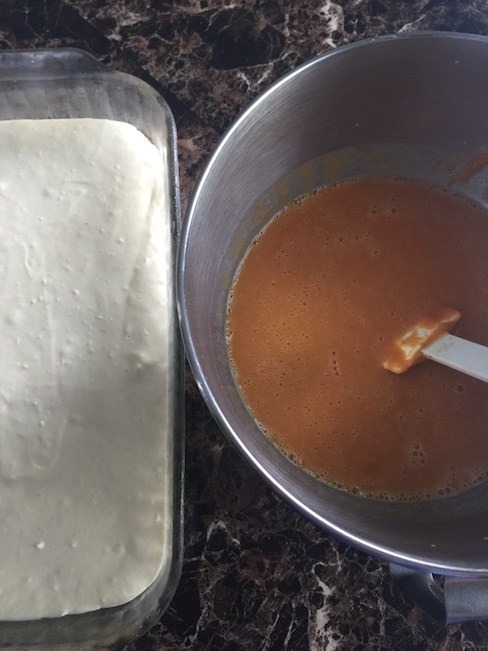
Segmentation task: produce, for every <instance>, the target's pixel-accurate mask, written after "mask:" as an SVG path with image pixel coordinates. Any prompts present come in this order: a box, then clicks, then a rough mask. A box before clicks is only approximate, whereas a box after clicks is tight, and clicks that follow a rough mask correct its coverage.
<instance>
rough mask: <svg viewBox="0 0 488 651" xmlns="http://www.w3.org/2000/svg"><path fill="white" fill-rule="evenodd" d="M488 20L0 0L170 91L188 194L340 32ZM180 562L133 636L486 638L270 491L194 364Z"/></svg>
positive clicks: (446, 648)
mask: <svg viewBox="0 0 488 651" xmlns="http://www.w3.org/2000/svg"><path fill="white" fill-rule="evenodd" d="M426 29H435V30H449V31H452V30H454V31H463V32H471V33H478V34H488V4H487V2H486V0H339V1H338V2H331V1H330V0H307V1H305V0H173V1H170V2H165V1H164V0H0V47H4V48H32V47H45V46H48V47H59V46H74V47H80V48H83V49H85V50H87V51H89V52H91V53H92V54H93V55H94V56H96V57H97V58H98V59H100V60H101V61H102V62H104V63H106V64H108V65H110V66H113V67H114V68H116V69H118V70H122V71H124V72H129V73H132V74H134V75H137V76H139V77H140V78H142V79H144V80H145V81H147V82H149V83H150V84H151V85H153V86H154V87H155V88H156V89H157V90H158V91H159V92H161V94H162V95H163V96H164V97H165V98H166V100H167V101H168V103H169V105H170V107H171V109H172V110H173V113H174V115H175V118H176V123H177V128H178V134H179V142H178V144H179V156H180V174H181V200H182V207H183V209H184V207H185V205H186V202H187V197H188V193H189V191H190V190H191V188H192V186H193V183H194V181H195V179H196V177H197V174H198V172H199V171H200V170H201V168H202V164H203V162H204V161H205V160H206V158H207V157H208V155H209V152H210V150H211V148H212V147H213V145H214V144H215V143H216V141H217V139H218V138H219V136H220V135H221V134H222V132H223V130H224V129H225V128H226V127H227V126H228V124H229V123H230V121H231V120H232V119H233V118H234V117H235V116H236V115H237V114H238V113H239V112H240V111H241V110H242V109H243V108H244V107H245V106H246V105H248V104H249V103H250V102H251V100H252V99H253V98H254V97H256V95H257V94H258V93H259V92H261V91H263V90H264V89H266V88H267V87H268V86H269V85H270V84H271V83H272V82H273V81H275V80H276V79H277V78H279V77H280V76H282V75H283V74H285V73H286V72H288V71H289V70H291V69H292V68H294V67H296V66H297V65H298V64H300V63H302V62H304V61H306V60H307V59H310V58H311V57H313V56H315V55H317V54H319V53H322V52H324V51H326V50H328V49H329V48H334V47H340V46H341V45H343V44H345V43H349V42H351V41H355V40H359V39H362V38H366V37H370V36H375V35H380V34H387V33H394V32H405V31H417V30H426ZM186 419H187V425H186V437H187V438H186V485H185V490H186V500H185V504H186V505H185V553H184V566H183V574H182V578H181V582H180V585H179V588H178V590H177V592H176V595H175V597H174V599H173V602H172V604H171V606H170V608H169V609H168V611H167V612H166V614H165V615H164V616H163V617H162V619H161V621H160V623H159V624H157V625H156V626H155V627H154V628H153V629H152V630H151V631H150V632H149V633H147V634H146V635H145V636H144V637H143V638H141V639H140V640H139V641H138V642H137V643H134V644H132V645H130V647H128V649H127V651H136V650H137V651H156V650H162V649H165V650H168V651H177V650H181V649H198V650H200V649H202V650H203V649H210V650H215V651H218V650H222V651H233V650H236V651H237V650H240V649H248V650H249V651H282V650H289V651H306V650H310V651H319V650H324V651H325V650H326V651H335V650H339V651H343V650H344V651H345V650H347V651H366V650H371V651H373V650H375V651H380V650H381V651H390V650H391V651H417V650H418V651H420V650H422V651H434V650H436V651H441V650H442V651H460V650H461V649H467V650H468V649H488V625H482V624H469V625H462V626H458V625H456V626H451V627H449V628H444V627H443V626H441V625H438V624H437V623H436V622H435V621H434V620H432V619H430V617H429V616H427V615H425V614H424V613H423V612H422V611H421V610H420V609H419V608H418V607H417V606H415V605H414V604H413V603H411V602H409V601H408V600H407V599H405V598H404V597H403V596H402V594H401V593H400V592H399V590H398V589H397V588H396V587H395V586H394V585H393V583H392V581H391V578H390V576H389V573H388V568H387V566H386V564H384V563H383V562H381V561H378V560H376V559H374V558H371V557H368V556H366V555H364V554H362V553H360V552H357V551H355V550H354V549H351V548H349V547H347V546H346V545H344V544H343V543H341V542H338V541H337V540H335V539H333V538H331V537H329V536H328V535H327V534H326V533H323V532H321V531H319V530H317V529H316V528H315V527H314V526H313V525H312V524H310V523H309V522H307V521H306V520H304V519H303V517H301V516H300V515H298V514H297V513H295V512H294V511H293V510H292V509H290V508H289V507H288V506H287V505H286V504H284V503H283V502H282V501H281V500H280V499H279V498H278V497H276V496H275V495H274V494H272V493H271V492H270V490H269V489H268V488H267V486H265V485H264V484H263V482H262V481H261V480H260V479H259V478H258V477H257V476H256V474H255V473H254V472H253V471H251V470H250V469H248V468H247V467H246V465H245V464H244V463H243V462H242V461H241V460H240V458H239V457H238V455H237V453H236V452H235V451H234V450H233V449H231V447H230V445H229V444H228V443H227V442H226V440H225V439H224V437H223V435H222V434H221V433H220V431H219V430H218V428H217V426H216V425H215V423H214V422H213V420H212V418H211V416H210V415H209V413H208V411H207V409H206V407H205V405H204V403H203V401H202V399H201V398H200V396H199V393H198V390H197V388H196V385H195V383H194V381H193V379H192V376H191V373H190V371H189V370H187V375H186Z"/></svg>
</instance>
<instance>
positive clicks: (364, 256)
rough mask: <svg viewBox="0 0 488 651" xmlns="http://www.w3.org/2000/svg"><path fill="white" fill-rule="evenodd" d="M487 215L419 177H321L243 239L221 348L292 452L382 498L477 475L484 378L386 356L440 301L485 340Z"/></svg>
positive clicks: (332, 477)
mask: <svg viewBox="0 0 488 651" xmlns="http://www.w3.org/2000/svg"><path fill="white" fill-rule="evenodd" d="M487 248H488V213H487V212H486V211H485V210H484V209H482V208H480V207H478V206H475V205H473V204H471V203H470V202H468V201H467V200H465V199H463V198H461V197H459V196H456V195H454V194H451V193H449V192H447V191H444V190H442V189H439V188H435V187H433V186H431V185H427V184H422V183H420V182H417V181H408V180H391V179H381V178H362V179H357V180H351V181H346V182H343V183H341V184H339V185H336V186H332V187H326V188H322V189H321V190H319V191H316V192H314V193H312V194H310V195H308V196H307V197H305V198H304V199H302V200H301V201H300V202H298V203H296V204H293V205H292V206H290V207H288V208H287V209H285V210H284V211H283V212H282V213H280V214H279V215H278V216H277V217H275V218H274V219H273V220H272V221H271V222H270V224H269V225H268V226H267V228H266V229H265V230H264V231H263V232H262V233H261V234H260V236H259V237H258V238H257V239H256V240H255V242H254V243H253V244H252V246H251V247H250V249H249V251H248V252H247V255H246V257H245V260H244V262H243V264H242V265H241V268H240V271H239V273H238V275H237V277H236V280H235V283H234V287H233V292H232V295H231V301H230V304H229V313H228V322H227V326H228V333H227V334H228V337H229V354H230V358H231V361H232V364H233V367H234V370H235V375H236V381H237V383H238V385H239V387H240V390H241V392H242V395H243V397H244V400H245V402H246V403H247V404H248V406H249V408H250V410H251V412H252V414H253V416H254V417H255V418H256V420H257V421H258V422H259V423H260V425H261V426H262V428H263V429H264V430H265V432H266V433H267V434H268V435H269V436H270V437H271V439H272V440H273V441H274V442H275V443H276V444H277V445H278V446H279V447H280V448H281V449H282V450H283V451H284V452H285V453H287V454H289V455H290V456H292V457H293V458H294V459H295V460H296V461H297V462H298V463H299V464H301V465H302V466H303V467H305V468H306V469H308V470H309V471H311V472H312V473H314V474H316V475H318V476H319V477H321V478H323V479H325V480H326V481H329V482H331V483H333V484H335V485H338V486H341V487H343V488H346V489H348V490H354V491H360V492H362V493H364V494H367V495H372V496H376V497H382V498H389V499H391V498H393V499H418V498H430V497H437V496H439V495H445V494H449V493H454V492H459V491H461V490H463V489H465V488H466V487H468V486H471V485H473V484H476V483H478V482H479V481H481V480H484V479H485V478H486V477H487V476H488V385H486V384H484V383H482V382H480V381H479V380H474V379H472V378H468V377H466V376H464V375H462V374H460V373H458V372H456V371H453V370H451V369H448V368H445V367H442V366H440V365H438V364H435V363H434V362H425V363H423V364H420V365H418V366H415V367H413V368H412V369H410V370H409V371H408V372H407V373H405V374H403V375H399V376H397V375H394V374H392V373H390V372H389V371H387V370H385V369H384V368H383V366H382V362H383V360H384V359H385V357H386V356H387V354H388V351H389V350H390V349H391V345H392V342H394V341H395V339H396V338H397V337H398V336H400V335H401V334H402V332H403V331H404V329H405V327H408V326H409V325H411V324H412V323H415V321H416V320H417V319H419V318H421V317H423V316H425V315H426V314H429V313H430V312H432V311H436V310H438V309H440V308H444V307H452V308H455V309H457V310H459V311H460V312H461V314H462V319H461V321H460V323H459V324H458V326H457V330H456V333H457V334H459V335H460V336H463V337H465V338H467V339H472V340H473V341H476V342H478V343H481V344H485V345H488V252H487Z"/></svg>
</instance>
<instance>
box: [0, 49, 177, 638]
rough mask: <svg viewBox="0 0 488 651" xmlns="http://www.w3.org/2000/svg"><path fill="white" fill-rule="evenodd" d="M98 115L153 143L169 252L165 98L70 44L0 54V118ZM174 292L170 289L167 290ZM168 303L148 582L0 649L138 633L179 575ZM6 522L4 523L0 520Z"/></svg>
mask: <svg viewBox="0 0 488 651" xmlns="http://www.w3.org/2000/svg"><path fill="white" fill-rule="evenodd" d="M49 118H105V119H112V120H118V121H122V122H128V123H130V124H132V125H134V126H135V127H137V128H138V129H139V130H140V131H141V132H142V133H144V134H145V135H146V136H147V137H148V138H149V139H150V140H151V141H152V142H153V144H154V145H156V147H157V148H158V150H159V152H160V154H161V156H162V158H163V161H164V162H165V166H164V169H165V170H166V171H165V174H166V175H167V178H166V179H164V181H165V182H164V185H165V188H166V192H167V195H168V196H167V197H166V198H167V199H168V202H167V203H168V205H169V206H170V210H169V216H168V215H163V211H161V212H162V218H164V219H167V221H168V223H167V224H165V228H166V231H167V233H169V237H170V238H171V240H172V260H173V264H172V269H171V273H170V277H171V282H172V284H173V276H174V273H173V270H174V256H175V251H176V245H177V237H178V233H179V223H180V214H179V187H178V173H177V151H176V129H175V125H174V120H173V117H172V115H171V112H170V110H169V108H168V106H167V104H166V103H165V101H164V100H163V99H162V98H161V97H160V96H159V95H158V94H157V93H156V92H155V91H154V90H153V89H152V88H151V87H150V86H148V85H147V84H146V83H144V82H142V81H140V80H139V79H137V78H135V77H132V76H130V75H127V74H123V73H120V72H116V71H114V70H111V69H109V68H107V67H106V66H104V65H103V64H101V63H99V62H98V61H97V60H96V59H94V58H93V57H92V56H91V55H89V54H88V53H86V52H83V51H81V50H77V49H52V50H29V51H26V50H19V51H5V52H0V119H1V120H13V119H49ZM170 293H171V296H172V297H174V291H172V292H170ZM172 300H173V302H172V304H171V305H170V307H169V309H170V311H171V314H170V332H171V335H170V337H171V346H170V350H171V354H170V360H169V364H168V373H169V379H170V381H169V385H170V389H169V410H168V411H169V413H170V423H169V435H168V437H167V445H166V453H167V460H168V463H167V473H166V479H165V481H166V486H165V489H166V490H165V493H166V495H167V505H166V506H167V510H166V512H167V514H168V516H167V523H166V530H167V534H168V540H169V546H168V547H167V550H168V551H167V553H166V555H165V560H164V561H163V565H162V567H161V570H160V572H159V574H158V576H157V578H156V580H155V581H154V582H153V583H152V584H151V585H150V586H149V588H147V590H146V591H145V592H143V593H142V594H141V595H140V596H139V597H137V598H136V599H133V600H132V601H130V602H128V603H126V604H124V605H122V606H117V607H113V608H106V609H100V610H97V611H93V612H89V613H85V614H81V615H66V616H64V617H59V618H53V619H38V620H32V621H27V622H26V621H2V622H0V647H9V648H22V649H26V648H38V647H54V648H55V647H63V648H73V649H74V648H76V649H81V648H99V647H120V646H122V645H124V644H127V643H128V642H130V641H131V640H134V639H135V638H137V637H139V636H140V635H142V634H143V633H144V632H145V631H146V630H148V629H149V628H150V627H151V626H152V625H153V624H154V623H155V622H156V621H157V620H158V619H159V618H160V616H161V614H162V613H163V612H164V610H165V609H166V608H167V606H168V605H169V603H170V601H171V599H172V597H173V594H174V592H175V589H176V586H177V584H178V581H179V578H180V573H181V559H182V500H183V353H182V345H181V340H180V336H179V330H178V324H177V318H176V309H175V304H174V298H173V299H172ZM4 526H8V523H4Z"/></svg>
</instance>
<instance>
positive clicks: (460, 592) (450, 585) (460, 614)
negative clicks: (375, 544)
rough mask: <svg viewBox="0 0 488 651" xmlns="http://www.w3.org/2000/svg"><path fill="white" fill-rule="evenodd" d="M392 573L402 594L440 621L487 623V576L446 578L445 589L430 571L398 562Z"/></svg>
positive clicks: (394, 565) (393, 566) (449, 622)
mask: <svg viewBox="0 0 488 651" xmlns="http://www.w3.org/2000/svg"><path fill="white" fill-rule="evenodd" d="M390 572H391V575H392V577H393V580H394V582H395V583H396V585H397V586H398V587H399V588H400V589H401V590H402V592H403V593H404V594H405V595H406V596H407V597H409V598H410V599H412V600H413V601H414V602H415V603H416V604H418V605H419V606H420V607H421V608H422V609H423V610H425V611H426V612H427V613H429V614H430V615H431V616H432V617H434V618H435V619H437V620H438V621H442V622H444V623H445V624H446V625H448V624H455V623H460V622H470V621H471V622H472V621H476V622H481V621H488V576H482V577H472V576H471V577H457V576H446V577H445V578H444V589H442V588H441V586H439V585H438V584H437V583H436V582H435V580H434V577H433V575H432V574H429V573H428V572H421V571H420V570H415V569H412V568H409V567H404V566H402V565H396V564H395V563H390Z"/></svg>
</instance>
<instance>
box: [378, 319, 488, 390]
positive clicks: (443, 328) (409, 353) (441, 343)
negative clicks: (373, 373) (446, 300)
mask: <svg viewBox="0 0 488 651" xmlns="http://www.w3.org/2000/svg"><path fill="white" fill-rule="evenodd" d="M460 318H461V313H460V312H458V311H457V310H454V309H451V308H446V309H445V310H442V312H440V313H438V314H436V315H434V316H432V317H426V318H424V319H422V320H421V321H419V322H418V323H416V324H415V325H414V326H413V327H412V328H410V329H409V330H408V331H407V332H406V333H405V334H404V335H402V336H401V337H400V338H399V339H397V340H396V341H395V343H394V345H393V347H392V349H391V351H390V353H389V355H388V357H387V359H385V361H384V362H383V366H384V367H385V368H386V369H388V370H389V371H393V373H404V372H405V371H407V370H408V369H409V368H410V367H411V366H413V365H414V364H417V363H418V362H422V361H425V360H426V359H431V360H433V361H434V362H438V363H439V364H444V366H449V367H450V368H454V369H456V370H457V371H461V372H462V373H465V374H466V375H471V376H472V377H475V378H478V379H479V380H483V382H488V347H486V346H481V345H480V344H475V343H473V342H472V341H467V340H466V339H461V338H460V337H456V336H455V335H451V334H449V331H450V330H451V329H452V328H453V327H454V325H455V324H456V323H457V322H458V321H459V319H460Z"/></svg>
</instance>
